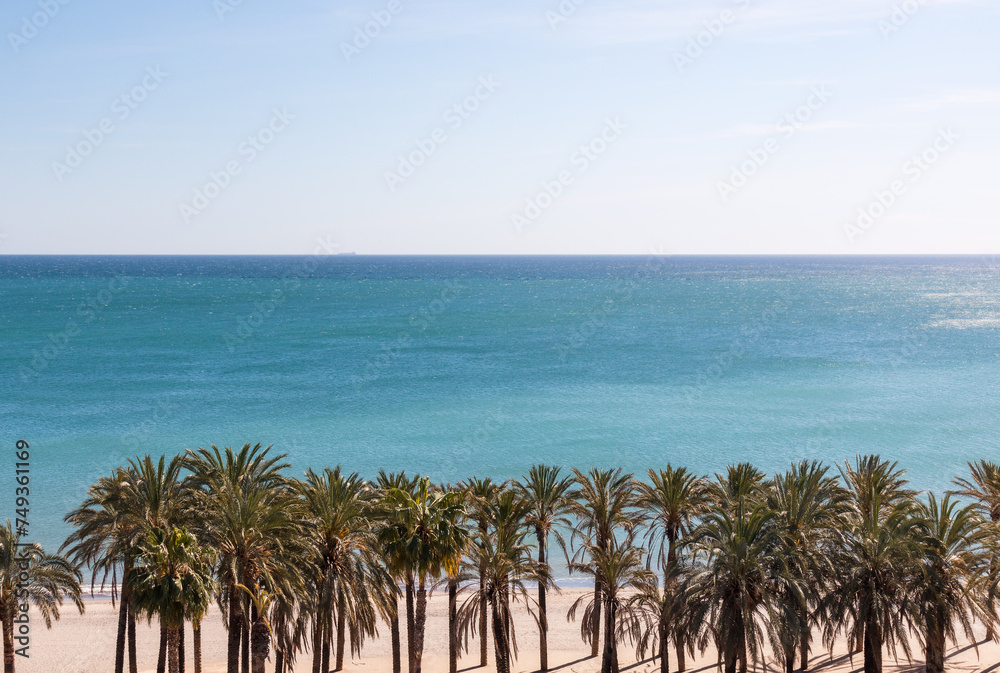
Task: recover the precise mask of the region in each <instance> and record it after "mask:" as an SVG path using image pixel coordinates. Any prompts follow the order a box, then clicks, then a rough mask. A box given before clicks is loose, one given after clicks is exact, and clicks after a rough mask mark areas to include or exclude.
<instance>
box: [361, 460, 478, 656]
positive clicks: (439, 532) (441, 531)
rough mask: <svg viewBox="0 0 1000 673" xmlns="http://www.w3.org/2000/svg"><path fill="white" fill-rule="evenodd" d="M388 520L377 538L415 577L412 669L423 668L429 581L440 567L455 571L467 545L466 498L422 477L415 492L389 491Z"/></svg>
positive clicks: (444, 569)
mask: <svg viewBox="0 0 1000 673" xmlns="http://www.w3.org/2000/svg"><path fill="white" fill-rule="evenodd" d="M385 500H386V505H387V506H388V508H389V510H390V511H391V515H390V520H389V523H388V524H387V525H386V526H385V527H384V528H383V529H382V530H380V531H379V543H380V544H381V545H382V546H384V547H385V548H386V554H387V555H388V556H390V557H395V558H399V559H402V560H403V561H404V563H405V565H406V567H407V569H408V570H409V572H411V573H412V574H413V575H414V576H415V578H416V583H417V586H416V606H415V610H414V619H413V626H414V628H413V636H414V637H413V642H414V647H413V654H414V657H413V661H414V672H413V673H420V670H421V668H420V666H421V659H422V657H423V649H424V624H425V622H426V620H427V583H428V580H430V579H436V578H439V577H440V576H441V573H442V572H449V573H455V572H457V570H458V565H459V562H460V561H461V556H462V552H463V550H464V549H465V545H466V539H467V533H466V531H465V529H464V528H462V526H461V525H460V523H459V522H460V520H461V519H462V517H463V516H464V502H463V501H464V498H463V497H462V494H461V493H459V492H456V491H452V492H447V493H445V492H441V491H435V490H433V489H431V485H430V480H429V479H427V478H426V477H424V478H423V479H421V480H420V482H419V483H418V484H417V487H416V489H415V490H414V492H413V493H409V492H407V491H404V490H402V489H398V488H392V489H389V491H388V492H387V493H386V498H385Z"/></svg>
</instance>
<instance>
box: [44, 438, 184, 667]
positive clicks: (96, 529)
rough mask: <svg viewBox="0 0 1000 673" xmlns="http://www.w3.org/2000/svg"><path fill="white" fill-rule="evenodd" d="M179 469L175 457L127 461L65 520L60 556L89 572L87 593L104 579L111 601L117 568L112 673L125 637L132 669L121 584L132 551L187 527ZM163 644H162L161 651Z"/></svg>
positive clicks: (130, 624)
mask: <svg viewBox="0 0 1000 673" xmlns="http://www.w3.org/2000/svg"><path fill="white" fill-rule="evenodd" d="M181 467H182V460H181V459H180V458H178V457H174V458H172V459H171V460H170V461H169V462H167V460H166V457H165V456H160V458H159V460H158V461H156V462H154V461H153V459H152V458H151V457H150V456H148V455H147V456H144V457H142V458H139V457H136V458H134V459H130V460H129V461H128V466H127V467H124V468H117V469H116V470H115V471H114V472H113V473H112V475H111V476H110V477H102V478H101V479H99V480H98V482H97V483H96V484H95V485H94V486H92V487H91V488H90V490H89V491H88V495H87V498H86V499H85V500H84V502H83V504H82V505H81V506H80V507H79V508H77V509H74V510H73V511H71V512H70V513H69V514H67V515H66V517H65V521H66V522H67V523H71V524H73V526H74V528H75V530H74V532H73V533H72V534H71V535H70V536H69V538H67V540H66V542H64V543H63V545H62V547H61V548H60V551H62V550H67V553H68V555H69V557H70V558H71V559H73V560H74V561H75V562H76V563H78V564H80V565H89V566H90V567H91V569H92V570H93V575H92V578H93V579H92V582H91V589H93V583H94V582H95V581H96V579H97V577H98V576H99V575H100V576H101V577H102V580H101V583H102V585H103V584H104V582H105V581H106V580H107V579H108V576H109V575H110V576H111V585H112V596H114V593H115V592H116V589H117V584H118V570H119V568H121V571H122V579H121V581H122V594H121V605H120V607H119V614H118V640H117V649H116V651H115V671H116V673H122V670H123V667H124V652H125V645H126V643H125V641H126V632H127V635H128V653H129V671H130V673H135V671H136V668H137V663H136V656H135V648H136V644H135V615H133V614H132V613H131V610H132V607H131V589H129V588H128V582H127V579H128V574H129V572H130V570H131V568H132V565H133V564H134V562H135V558H134V555H135V551H136V549H137V548H138V546H139V544H140V543H141V542H142V540H143V539H144V538H145V536H146V535H147V533H148V532H149V531H150V530H151V529H153V528H156V527H162V526H165V525H184V524H187V523H190V521H191V517H192V514H191V512H190V510H188V505H189V499H188V497H187V494H188V493H189V489H188V486H187V484H186V483H185V482H184V481H183V480H182V479H181V478H180V471H181ZM165 644H166V643H165V641H164V642H162V643H161V647H162V646H165Z"/></svg>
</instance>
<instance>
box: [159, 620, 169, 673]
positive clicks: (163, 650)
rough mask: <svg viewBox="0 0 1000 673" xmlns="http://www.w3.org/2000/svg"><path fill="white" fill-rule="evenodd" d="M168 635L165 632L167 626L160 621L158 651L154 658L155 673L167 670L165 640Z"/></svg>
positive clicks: (162, 672)
mask: <svg viewBox="0 0 1000 673" xmlns="http://www.w3.org/2000/svg"><path fill="white" fill-rule="evenodd" d="M168 639H169V635H168V634H167V627H166V625H165V624H164V623H163V622H162V621H161V622H160V653H159V656H157V658H156V673H166V670H167V640H168Z"/></svg>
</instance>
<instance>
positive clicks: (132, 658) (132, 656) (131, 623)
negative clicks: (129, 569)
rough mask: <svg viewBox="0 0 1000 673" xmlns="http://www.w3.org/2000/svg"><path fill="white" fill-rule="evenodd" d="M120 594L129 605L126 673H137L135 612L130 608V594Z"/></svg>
mask: <svg viewBox="0 0 1000 673" xmlns="http://www.w3.org/2000/svg"><path fill="white" fill-rule="evenodd" d="M127 596H128V597H127V598H126V592H124V591H123V592H122V600H125V601H127V602H128V603H129V606H130V607H129V610H128V673H139V658H138V656H136V651H135V610H133V609H132V608H131V604H132V592H131V591H129V592H128V593H127Z"/></svg>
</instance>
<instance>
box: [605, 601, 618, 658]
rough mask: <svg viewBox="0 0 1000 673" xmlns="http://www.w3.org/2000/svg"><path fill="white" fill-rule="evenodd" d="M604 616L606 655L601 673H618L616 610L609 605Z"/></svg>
mask: <svg viewBox="0 0 1000 673" xmlns="http://www.w3.org/2000/svg"><path fill="white" fill-rule="evenodd" d="M605 607H607V610H605V614H604V654H603V656H602V657H601V673H618V639H617V638H615V616H616V615H615V608H614V605H612V604H610V603H609V604H608V605H607V606H605Z"/></svg>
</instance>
